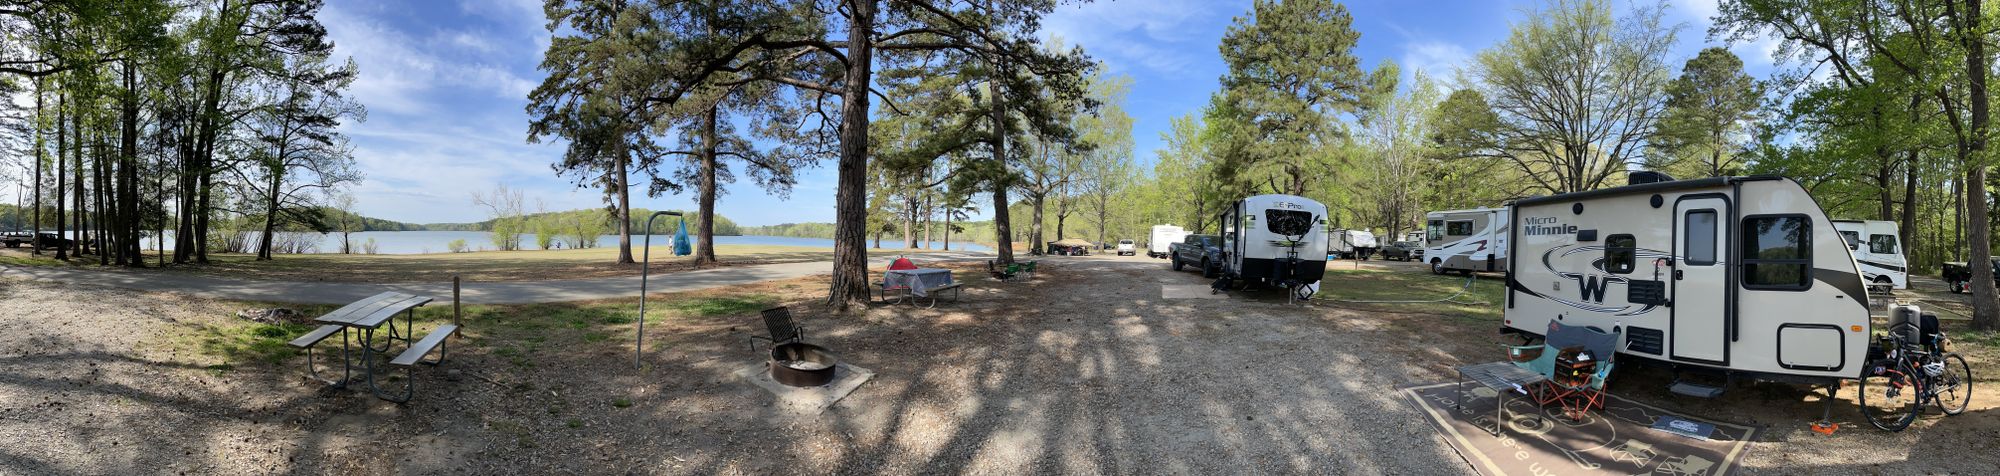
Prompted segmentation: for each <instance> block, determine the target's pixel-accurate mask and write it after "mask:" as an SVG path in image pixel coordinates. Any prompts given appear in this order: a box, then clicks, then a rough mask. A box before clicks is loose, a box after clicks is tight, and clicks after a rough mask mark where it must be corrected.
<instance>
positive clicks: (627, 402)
mask: <svg viewBox="0 0 2000 476" xmlns="http://www.w3.org/2000/svg"><path fill="white" fill-rule="evenodd" d="M611 406H614V407H618V408H630V407H631V406H632V399H629V398H620V399H617V400H612V401H611Z"/></svg>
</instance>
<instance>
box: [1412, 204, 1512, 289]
mask: <svg viewBox="0 0 2000 476" xmlns="http://www.w3.org/2000/svg"><path fill="white" fill-rule="evenodd" d="M1507 213H1508V209H1505V208H1473V209H1468V210H1447V211H1441V212H1430V213H1427V214H1425V215H1424V241H1423V242H1424V261H1425V262H1427V263H1430V264H1431V272H1433V273H1445V272H1450V271H1457V272H1461V273H1471V272H1473V271H1506V270H1507V231H1508V224H1509V223H1510V222H1509V221H1508V220H1507V216H1508V215H1507Z"/></svg>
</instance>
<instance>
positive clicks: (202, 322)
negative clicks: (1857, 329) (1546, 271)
mask: <svg viewBox="0 0 2000 476" xmlns="http://www.w3.org/2000/svg"><path fill="white" fill-rule="evenodd" d="M951 266H952V267H953V268H954V269H955V270H957V271H958V272H959V274H960V275H962V276H978V273H979V272H982V271H983V270H984V269H983V266H980V265H972V264H954V265H951ZM1340 266H1351V269H1348V270H1346V271H1340V272H1339V273H1336V275H1339V274H1345V275H1349V276H1353V277H1350V278H1339V279H1388V278H1396V279H1404V278H1409V279H1418V280H1423V281H1425V282H1429V283H1431V284H1433V285H1437V286H1442V288H1443V289H1450V288H1452V287H1454V286H1456V285H1457V283H1459V282H1461V281H1460V280H1459V278H1456V277H1443V276H1431V275H1429V274H1427V273H1424V272H1423V271H1422V270H1421V269H1419V268H1417V267H1416V266H1413V265H1405V264H1402V263H1383V262H1367V263H1352V262H1342V263H1339V264H1337V265H1336V267H1340ZM824 279H826V278H825V277H814V278H796V279H791V280H785V281H776V282H768V283H764V284H760V285H758V286H753V287H746V289H739V290H733V291H716V292H702V293H685V294H674V295H662V296H659V297H656V298H655V299H653V306H655V307H652V308H651V309H653V310H652V311H649V316H650V320H649V322H648V323H649V324H650V325H649V326H648V327H647V333H648V334H649V342H648V347H647V349H648V351H647V352H648V355H647V356H646V367H645V368H644V369H634V368H633V363H632V354H631V349H632V347H631V338H632V337H633V336H632V332H633V330H634V329H635V327H634V326H633V324H635V323H634V322H632V319H631V316H632V313H633V312H636V306H635V303H633V302H602V303H578V304H550V305H523V306H506V307H477V306H475V307H472V308H470V309H468V313H467V314H468V316H467V318H466V320H465V324H466V327H465V329H466V331H465V334H464V335H465V339H464V341H465V342H466V344H464V345H461V346H460V347H459V348H456V349H453V350H452V352H455V353H456V354H455V355H454V356H452V360H451V361H450V362H448V363H446V364H445V365H442V366H440V367H437V368H422V369H418V370H417V371H416V378H417V379H419V382H418V385H417V386H416V389H417V392H418V393H417V396H416V398H414V399H413V400H412V402H411V403H409V404H407V405H396V404H391V403H387V402H383V401H379V400H377V399H374V398H370V397H369V396H368V395H367V394H366V392H365V391H356V390H352V389H349V390H333V389H328V388H325V385H323V384H320V383H318V382H314V381H311V380H309V379H307V378H305V377H304V367H303V366H304V361H303V360H304V356H303V355H302V354H296V353H292V352H289V351H280V350H272V349H271V346H272V343H274V342H282V339H283V338H284V337H285V336H286V335H287V332H288V331H286V330H285V329H287V328H288V327H287V326H286V325H282V324H281V325H271V324H264V323H256V322H250V321H247V320H243V319H241V318H238V317H236V315H235V314H236V312H237V311H239V310H242V309H244V308H251V307H260V306H258V305H251V304H246V303H239V302H223V301H211V300H200V299H182V298H176V297H173V296H169V295H163V294H143V293H127V292H119V291H117V290H113V289H108V288H98V287H93V286H87V285H69V284H54V283H41V282H30V281H22V280H18V279H0V298H4V299H0V324H4V325H5V326H6V327H7V328H11V329H20V330H22V332H10V333H6V334H4V335H0V360H5V361H6V362H8V364H7V365H6V366H5V370H4V375H0V408H4V414H5V415H8V416H7V417H5V418H4V419H0V443H4V444H0V447H4V448H7V449H6V450H4V451H5V453H4V454H0V464H4V465H6V467H9V468H16V469H18V470H22V471H24V472H29V473H76V472H97V471H100V470H104V469H110V468H127V469H132V470H136V471H140V472H167V473H180V472H190V473H229V474H254V473H289V472H329V473H343V474H381V473H391V472H395V473H632V472H638V473H667V474H768V473H774V472H788V471H797V472H805V473H846V474H853V473H865V474H929V473H940V472H965V473H974V474H993V473H1017V472H1038V473H1084V474H1131V473H1159V472H1167V473H1195V474H1214V473H1230V472H1241V471H1245V470H1248V471H1251V472H1275V473H1306V474H1312V473H1318V474H1327V473H1350V474H1371V473H1372V474H1383V473H1397V474H1469V473H1470V471H1471V467H1469V466H1467V464H1466V462H1465V460H1464V459H1462V458H1461V457H1460V456H1459V455H1458V454H1455V453H1454V452H1453V450H1452V448H1451V447H1450V446H1449V445H1447V444H1445V442H1444V441H1443V439H1442V438H1441V437H1440V435H1439V434H1438V433H1437V432H1436V431H1433V430H1432V429H1431V428H1429V427H1428V426H1426V425H1424V424H1421V423H1418V422H1420V421H1421V418H1422V417H1421V416H1420V415H1419V414H1418V412H1417V411H1416V410H1415V409H1413V408H1412V407H1410V406H1409V405H1408V404H1406V403H1405V402H1404V401H1402V399H1401V397H1400V396H1399V394H1398V392H1396V389H1398V388H1400V387H1404V386H1409V385H1413V384H1426V383H1439V382H1449V381H1451V380H1452V379H1453V378H1454V376H1453V374H1452V370H1451V369H1452V368H1453V367H1454V366H1456V365H1461V364H1464V363H1470V362H1478V361H1483V360H1492V359H1497V358H1500V357H1501V356H1502V354H1501V352H1500V346H1499V344H1500V343H1502V342H1505V339H1504V338H1502V337H1499V336H1498V335H1497V334H1496V333H1495V332H1494V331H1495V322H1494V318H1493V317H1490V316H1480V315H1468V314H1460V313H1455V312H1451V311H1444V312H1439V313H1431V312H1390V311H1385V310H1381V309H1377V308H1370V307H1366V306H1363V305H1358V304H1357V305H1352V306H1349V305H1343V304H1341V303H1338V302H1330V301H1315V302H1314V303H1313V304H1311V305H1307V306H1294V305H1288V304H1286V303H1285V302H1284V300H1283V299H1282V296H1283V295H1282V293H1262V294H1259V293H1236V294H1230V295H1228V296H1227V298H1225V299H1172V300H1169V299H1162V297H1161V296H1162V291H1161V290H1162V286H1164V285H1190V284H1197V285H1198V284H1203V283H1204V282H1205V281H1204V280H1202V279H1200V278H1199V277H1198V276H1196V275H1195V274H1193V273H1175V272H1171V271H1168V270H1166V269H1165V266H1164V265H1163V264H1162V262H1161V261H1160V260H1153V259H1146V258H1143V257H1136V258H1135V257H1105V256H1093V257H1064V258H1048V259H1044V260H1043V268H1042V269H1041V270H1038V271H1037V272H1036V273H1035V275H1034V276H1033V277H1031V278H1025V279H1017V280H1011V281H1008V282H999V281H994V280H991V279H986V278H969V279H965V281H966V283H967V289H966V291H965V294H964V296H963V298H962V300H961V301H960V302H957V303H947V304H942V305H940V306H939V307H938V308H936V309H931V310H913V308H911V307H910V306H907V305H898V306H885V307H878V308H873V309H869V310H867V311H866V312H863V313H861V314H857V315H852V316H830V315H827V314H825V313H824V312H823V311H820V310H819V308H817V307H816V306H815V305H814V304H815V302H814V292H815V291H819V290H821V289H823V283H824ZM1413 297H1425V296H1413ZM1476 298H1477V297H1476ZM775 305H789V306H791V308H792V309H793V311H794V313H795V315H796V316H797V319H798V322H799V323H800V324H801V325H802V326H803V327H805V328H806V329H807V332H808V335H809V337H810V339H811V341H812V342H814V343H816V344H820V345H824V346H826V347H828V348H830V349H833V351H834V352H836V353H838V354H839V355H840V357H841V358H842V359H843V360H844V361H845V362H849V363H852V364H854V365H857V366H860V367H865V368H867V369H870V370H873V371H874V372H875V374H876V377H874V379H873V380H871V381H869V382H867V383H866V384H865V385H863V386H861V387H860V388H859V389H858V390H856V391H855V392H854V393H853V394H851V395H849V396H847V397H846V398H844V399H842V400H840V401H839V402H838V403H837V404H835V405H833V406H832V407H831V408H829V409H827V410H825V411H824V412H823V413H818V414H806V413H801V412H798V411H793V410H791V409H788V408H786V407H784V406H782V405H778V404H777V402H776V401H775V399H774V398H773V396H772V395H771V394H769V393H766V392H764V391H762V390H760V389H759V388H757V387H755V386H752V385H750V384H748V383H745V382H743V381H742V380H741V379H739V378H737V377H735V376H733V375H732V373H733V372H735V371H737V370H739V369H741V368H743V367H745V366H752V365H757V364H758V363H759V362H760V358H759V357H757V354H756V353H754V352H752V351H751V350H750V349H749V347H748V345H749V343H748V336H749V335H752V334H753V333H755V331H757V330H760V329H758V327H759V323H758V322H757V321H756V317H755V315H756V312H757V311H758V310H760V309H763V308H766V307H770V306H775ZM1377 306H1379V305H1377ZM324 310H325V309H303V310H302V312H303V313H304V314H312V313H313V312H315V311H318V312H324ZM448 319H449V315H448V313H434V312H431V311H428V310H427V311H426V312H425V313H422V314H420V315H419V322H418V327H420V328H425V327H430V326H433V325H436V324H438V323H441V322H445V321H447V320H448ZM111 323H116V325H110V324H111ZM260 333H269V334H271V335H268V336H264V335H261V334H260ZM1962 348H1975V349H1977V351H1975V352H1973V353H1972V355H1974V360H1973V362H1974V365H1975V366H1978V365H1987V364H1990V363H1992V362H1994V361H1995V359H1994V354H1993V352H1992V350H1991V348H1990V347H1985V346H1984V345H1981V344H1974V345H1964V346H1963V347H1962ZM321 357H322V358H324V355H322V356H321ZM1670 379H1671V376H1669V375H1666V374H1665V373H1664V372H1659V371H1655V370H1649V369H1641V368H1633V369H1631V370H1630V371H1625V372H1623V373H1621V374H1619V375H1618V377H1617V380H1616V383H1615V387H1613V388H1614V391H1615V392H1616V393H1617V394H1619V395H1620V396H1623V397H1627V398H1633V399H1638V400H1641V401H1645V402H1647V403H1650V404H1653V405H1656V406H1660V407H1664V408H1668V409H1672V410H1675V411H1682V412H1687V413H1690V414H1694V415H1700V416H1702V417H1706V418H1713V419H1717V420H1724V421H1730V422H1735V423H1741V424H1748V425H1755V426H1760V427H1763V428H1765V429H1766V433H1765V435H1767V437H1765V438H1760V439H1759V440H1758V441H1754V442H1752V443H1751V444H1750V446H1749V450H1748V452H1747V455H1746V457H1745V460H1744V461H1743V466H1742V467H1743V469H1744V470H1746V471H1748V472H1752V473H1767V472H1776V473H1825V472H1832V473H1886V474H1917V473H1940V472H1956V473H1960V474H1976V473H1980V472H1983V471H1984V469H1983V468H1990V466H1989V465H1988V462H1985V461H1982V460H1980V459H1978V458H1952V457H1949V454H1952V453H1957V452H1972V453H1974V454H1977V453H1979V452H1988V451H1992V450H1993V449H1994V445H1995V444H1996V443H1995V442H1996V441H2000V438H1996V436H2000V416H1996V415H2000V412H1996V411H1994V410H1993V408H1994V407H1995V406H2000V405H1996V402H1995V399H1993V398H1991V397H1988V396H1986V395H1984V394H1981V395H1979V396H1978V397H1976V399H1975V400H1974V402H1973V408H1974V409H1973V410H1972V411H1970V412H1968V415H1967V416H1960V417H1953V418H1951V419H1948V420H1946V419H1939V418H1937V417H1935V416H1933V417H1930V418H1927V419H1925V420H1924V421H1920V422H1919V423H1918V424H1917V426H1916V427H1913V429H1912V430H1910V431H1906V432H1902V433H1887V432H1880V431H1875V430H1873V429H1872V428H1868V427H1867V423H1866V422H1864V421H1858V420H1859V418H1860V416H1859V415H1858V414H1857V413H1856V412H1855V410H1854V407H1852V406H1851V405H1840V406H1837V407H1836V410H1835V414H1834V419H1835V420H1836V421H1841V422H1844V425H1843V427H1844V429H1843V430H1841V431H1840V432H1838V433H1836V434H1835V435H1832V436H1826V435H1820V434H1818V433H1814V432H1811V431H1806V427H1805V422H1807V421H1809V420H1812V419H1816V418H1817V415H1816V413H1817V411H1818V410H1819V408H1820V407H1819V406H1818V405H1815V403H1817V399H1816V397H1813V396H1810V394H1809V393H1808V392H1807V391H1805V390H1801V389H1800V388H1795V387H1790V386H1783V385H1770V384H1763V385H1757V386H1751V387H1746V388H1742V389H1737V390H1735V391H1732V392H1731V393H1729V394H1728V395H1726V396H1724V397H1723V398H1720V399H1716V400H1711V401H1696V400H1693V399H1688V398H1677V397H1674V396H1671V395H1670V394H1667V393H1666V392H1665V391H1664V389H1665V383H1666V382H1667V381H1668V380H1670ZM1979 385H1980V386H1987V385H1992V381H1990V380H1981V381H1980V382H1979ZM1988 388H1990V387H1988ZM190 435H199V437H192V438H191V437H190Z"/></svg>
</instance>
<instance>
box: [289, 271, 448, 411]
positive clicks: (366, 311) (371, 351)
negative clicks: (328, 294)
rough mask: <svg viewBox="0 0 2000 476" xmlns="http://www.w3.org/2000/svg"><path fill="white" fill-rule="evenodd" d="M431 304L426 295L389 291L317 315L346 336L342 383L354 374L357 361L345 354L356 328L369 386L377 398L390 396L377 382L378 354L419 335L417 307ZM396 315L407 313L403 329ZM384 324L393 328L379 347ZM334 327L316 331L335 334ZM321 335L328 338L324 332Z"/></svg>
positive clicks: (319, 320)
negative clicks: (377, 333)
mask: <svg viewBox="0 0 2000 476" xmlns="http://www.w3.org/2000/svg"><path fill="white" fill-rule="evenodd" d="M430 303H431V298H429V297H426V296H415V295H410V294H404V293H399V292H385V293H381V294H376V295H374V296H369V297H368V298H366V299H362V300H360V301H355V302H353V303H351V304H348V305H346V306H341V307H340V309H334V310H333V312H329V313H326V314H325V315H322V316H319V317H316V318H313V321H314V322H320V323H325V324H330V325H331V326H339V327H338V328H337V330H339V331H340V332H341V333H342V335H343V336H342V337H341V342H342V346H343V350H342V358H341V361H342V362H341V363H342V366H343V368H342V373H343V378H342V380H341V381H340V382H339V383H338V385H342V386H344V385H346V384H347V377H346V376H351V375H353V361H352V360H351V359H347V358H346V356H345V354H346V351H345V345H346V340H347V338H346V337H345V334H346V332H347V331H348V330H349V329H352V330H354V331H356V332H359V333H360V334H361V336H360V339H359V340H360V342H361V360H362V362H364V365H365V367H364V370H365V372H364V375H365V376H366V378H367V379H368V389H369V390H370V391H372V392H374V393H375V396H376V397H380V398H388V397H387V396H385V395H383V393H382V389H381V387H379V386H377V385H376V384H375V373H376V372H375V358H374V357H375V354H377V353H388V352H389V350H390V347H391V346H393V345H395V343H396V341H399V340H400V341H403V342H404V343H408V342H409V341H410V338H411V337H412V336H414V335H416V315H417V308H419V307H423V306H424V305H425V304H430ZM396 314H403V315H404V316H405V317H404V319H403V329H402V331H400V332H398V331H397V329H396ZM384 325H387V326H388V327H389V335H388V340H387V341H386V342H383V343H382V345H381V347H380V348H377V347H376V346H375V331H376V330H377V329H380V328H382V327H383V326H384ZM331 326H329V327H323V328H321V329H322V330H321V331H318V332H316V333H319V332H326V333H331V331H332V330H336V329H335V328H333V327H331ZM320 337H324V335H322V336H320ZM308 358H310V357H308Z"/></svg>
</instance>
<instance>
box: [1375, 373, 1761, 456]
mask: <svg viewBox="0 0 2000 476" xmlns="http://www.w3.org/2000/svg"><path fill="white" fill-rule="evenodd" d="M1460 388H1463V390H1464V392H1465V401H1464V402H1463V404H1462V405H1460V408H1453V403H1454V402H1456V401H1457V399H1458V398H1459V389H1460ZM1402 392H1403V394H1404V395H1406V396H1408V397H1409V399H1410V403H1412V404H1415V405H1416V406H1417V408H1418V409H1419V410H1422V411H1423V412H1424V414H1426V415H1428V416H1429V417H1430V418H1429V420H1430V422H1431V424H1432V426H1434V427H1436V428H1437V429H1438V431H1439V432H1440V433H1443V434H1444V437H1445V439H1446V440H1448V441H1450V442H1451V445H1452V447H1453V448H1455V449H1457V450H1458V453H1459V455H1461V456H1464V457H1465V459H1466V461H1467V462H1470V463H1472V466H1473V467H1474V468H1476V469H1478V470H1479V472H1480V473H1481V474H1488V475H1502V474H1531V475H1548V474H1660V475H1688V476H1694V475H1703V476H1716V475H1721V474H1725V473H1728V472H1729V470H1730V469H1732V468H1734V467H1735V465H1736V464H1737V462H1738V461H1739V458H1742V456H1743V451H1744V448H1745V444H1746V443H1747V442H1749V441H1750V440H1751V439H1752V438H1754V437H1755V436H1756V433H1757V429H1755V428H1752V427H1748V426H1743V425H1734V424H1729V423H1721V422H1714V421H1707V420H1701V419H1697V418H1692V417H1688V416H1682V415H1675V414H1672V413H1668V412H1667V411H1665V410H1662V409H1660V408H1658V407H1653V406H1649V405H1645V404H1642V403H1638V402H1633V401H1631V400H1626V399H1623V398H1619V397H1618V396H1617V395H1609V396H1607V399H1608V400H1607V401H1606V402H1605V404H1604V408H1603V409H1602V410H1593V411H1591V412H1589V413H1588V414H1587V415H1586V416H1584V418H1583V419H1582V420H1581V421H1576V422H1572V421H1570V420H1569V419H1568V418H1565V417H1563V416H1562V409H1561V408H1559V407H1558V406H1556V405H1553V404H1551V405H1549V406H1548V407H1547V408H1542V407H1541V406H1539V405H1536V404H1535V401H1534V399H1532V398H1529V397H1527V396H1525V395H1521V394H1518V393H1516V394H1513V395H1511V396H1509V397H1508V398H1507V408H1506V411H1504V412H1501V413H1502V416H1501V417H1500V421H1495V420H1494V417H1495V415H1494V413H1495V412H1494V402H1495V401H1496V397H1497V396H1498V393H1497V392H1494V391H1493V390H1489V389H1487V388H1486V387H1483V386H1480V385H1479V384H1476V383H1471V382H1466V384H1465V386H1464V387H1459V386H1458V385H1457V384H1454V383H1441V384H1435V385H1422V386H1416V387H1409V388H1404V389H1402ZM1494 425H1501V426H1502V428H1501V430H1502V431H1501V432H1500V436H1498V437H1495V436H1493V428H1494Z"/></svg>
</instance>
